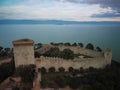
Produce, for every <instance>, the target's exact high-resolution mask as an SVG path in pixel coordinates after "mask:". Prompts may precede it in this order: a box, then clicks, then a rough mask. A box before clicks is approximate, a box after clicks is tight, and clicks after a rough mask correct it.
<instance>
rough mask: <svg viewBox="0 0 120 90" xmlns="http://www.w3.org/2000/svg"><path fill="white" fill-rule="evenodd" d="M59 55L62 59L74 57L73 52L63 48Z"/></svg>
mask: <svg viewBox="0 0 120 90" xmlns="http://www.w3.org/2000/svg"><path fill="white" fill-rule="evenodd" d="M61 57H62V58H64V59H74V53H73V51H71V50H70V49H64V50H63V51H62V52H61Z"/></svg>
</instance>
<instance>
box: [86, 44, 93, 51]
mask: <svg viewBox="0 0 120 90" xmlns="http://www.w3.org/2000/svg"><path fill="white" fill-rule="evenodd" d="M86 49H91V50H94V46H93V45H92V44H91V43H88V44H87V45H86Z"/></svg>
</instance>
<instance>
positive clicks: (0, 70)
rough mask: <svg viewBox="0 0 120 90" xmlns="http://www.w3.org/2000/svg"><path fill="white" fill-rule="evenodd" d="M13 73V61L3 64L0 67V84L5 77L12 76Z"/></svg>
mask: <svg viewBox="0 0 120 90" xmlns="http://www.w3.org/2000/svg"><path fill="white" fill-rule="evenodd" d="M14 71H15V65H14V60H11V61H10V62H9V63H4V64H2V65H0V83H1V82H2V81H3V80H5V79H6V78H7V77H9V76H11V75H13V74H14Z"/></svg>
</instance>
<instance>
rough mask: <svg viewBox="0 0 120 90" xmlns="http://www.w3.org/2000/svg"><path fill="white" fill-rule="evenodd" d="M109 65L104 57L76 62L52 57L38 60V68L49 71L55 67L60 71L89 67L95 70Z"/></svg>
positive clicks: (76, 60) (77, 60) (75, 60)
mask: <svg viewBox="0 0 120 90" xmlns="http://www.w3.org/2000/svg"><path fill="white" fill-rule="evenodd" d="M106 65H107V62H106V60H105V58H104V57H100V58H83V59H80V58H79V59H74V60H65V59H62V58H52V57H43V56H42V57H40V58H36V66H37V67H38V68H41V67H45V68H46V69H47V70H48V69H49V68H50V67H55V68H56V70H58V68H59V67H64V68H65V70H66V71H68V68H69V67H73V68H75V69H80V67H82V68H84V69H86V68H89V67H94V68H104V67H105V66H106Z"/></svg>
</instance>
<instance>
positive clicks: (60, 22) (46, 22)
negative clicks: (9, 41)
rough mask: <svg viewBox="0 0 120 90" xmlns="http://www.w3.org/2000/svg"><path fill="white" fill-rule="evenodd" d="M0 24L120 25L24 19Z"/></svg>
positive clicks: (5, 20)
mask: <svg viewBox="0 0 120 90" xmlns="http://www.w3.org/2000/svg"><path fill="white" fill-rule="evenodd" d="M0 24H56V25H64V24H65V25H71V24H72V25H79V24H94V25H120V22H117V21H98V22H97V21H65V20H24V19H1V20H0Z"/></svg>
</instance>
